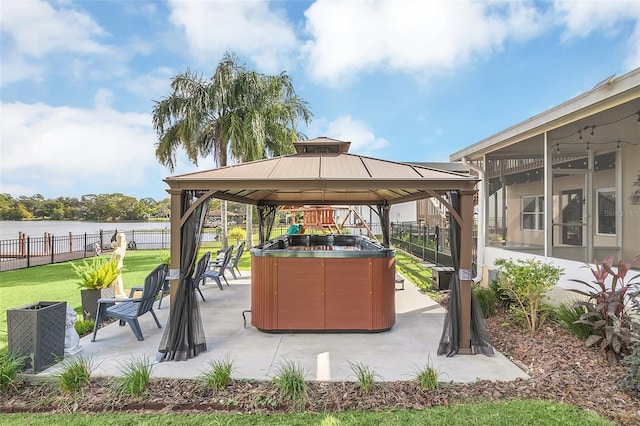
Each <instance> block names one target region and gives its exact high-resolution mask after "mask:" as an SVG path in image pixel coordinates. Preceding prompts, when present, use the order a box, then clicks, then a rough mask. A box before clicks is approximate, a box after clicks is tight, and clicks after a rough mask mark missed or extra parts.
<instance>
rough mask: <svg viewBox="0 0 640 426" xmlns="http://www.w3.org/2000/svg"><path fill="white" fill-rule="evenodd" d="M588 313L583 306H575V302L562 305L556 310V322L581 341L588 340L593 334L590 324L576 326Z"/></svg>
mask: <svg viewBox="0 0 640 426" xmlns="http://www.w3.org/2000/svg"><path fill="white" fill-rule="evenodd" d="M585 312H586V310H585V308H584V307H583V306H574V302H571V303H568V304H567V303H561V304H559V305H558V306H556V307H555V308H554V312H553V314H554V316H555V320H556V321H557V322H558V323H560V324H561V325H562V326H563V327H565V328H566V329H567V330H569V331H570V332H571V333H573V334H574V335H575V336H576V337H577V338H579V339H581V340H587V337H589V336H590V335H591V334H592V332H593V327H592V326H590V325H588V324H574V322H575V321H578V320H579V319H580V316H581V315H582V314H584V313H585Z"/></svg>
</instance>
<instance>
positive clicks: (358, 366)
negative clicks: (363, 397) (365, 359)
mask: <svg viewBox="0 0 640 426" xmlns="http://www.w3.org/2000/svg"><path fill="white" fill-rule="evenodd" d="M347 362H348V363H349V368H351V371H353V374H355V375H356V382H357V383H358V387H359V388H360V391H361V392H362V393H369V392H371V390H373V386H374V385H375V379H376V377H378V375H377V374H376V373H375V371H373V370H372V369H371V367H369V366H368V365H365V364H362V363H359V362H351V361H347Z"/></svg>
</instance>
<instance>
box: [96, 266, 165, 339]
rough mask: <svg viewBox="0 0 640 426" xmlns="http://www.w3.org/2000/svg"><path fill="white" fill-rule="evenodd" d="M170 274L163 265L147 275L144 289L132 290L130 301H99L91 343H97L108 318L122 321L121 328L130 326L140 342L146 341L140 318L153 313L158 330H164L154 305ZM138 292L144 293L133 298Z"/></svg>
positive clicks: (134, 288)
mask: <svg viewBox="0 0 640 426" xmlns="http://www.w3.org/2000/svg"><path fill="white" fill-rule="evenodd" d="M168 273H169V267H168V266H167V265H166V264H164V263H162V264H160V265H158V266H157V267H156V268H155V269H154V270H153V271H151V273H150V274H149V275H147V277H146V278H145V279H144V286H143V287H133V288H131V291H130V293H129V298H128V299H98V312H97V315H96V323H95V325H94V326H93V337H92V338H91V341H92V342H95V341H96V333H97V332H98V328H99V327H100V323H101V322H102V321H104V320H106V319H107V318H115V319H117V320H120V326H124V324H125V323H127V324H129V326H130V327H131V331H133V334H134V335H135V336H136V338H137V339H138V340H140V341H142V340H144V337H143V336H142V330H141V329H140V323H139V322H138V317H140V316H142V315H144V314H146V313H147V312H151V315H153V319H154V320H155V321H156V325H157V326H158V328H162V326H161V325H160V322H159V321H158V317H157V316H156V313H155V312H154V311H153V303H154V302H155V301H156V298H157V297H158V293H160V292H161V291H162V286H163V285H164V280H165V278H166V276H167V274H168ZM138 291H141V292H142V294H141V296H140V297H133V296H134V295H135V293H136V292H138Z"/></svg>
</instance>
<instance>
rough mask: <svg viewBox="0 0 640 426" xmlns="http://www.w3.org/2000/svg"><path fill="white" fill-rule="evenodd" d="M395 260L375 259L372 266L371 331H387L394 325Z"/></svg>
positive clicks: (393, 258) (392, 258)
mask: <svg viewBox="0 0 640 426" xmlns="http://www.w3.org/2000/svg"><path fill="white" fill-rule="evenodd" d="M395 262H396V259H395V257H391V258H375V259H373V265H372V271H373V272H372V280H371V281H372V288H373V294H372V302H371V306H372V311H371V312H372V315H373V318H372V329H373V330H387V329H390V328H391V327H393V326H394V324H395V323H396V263H395Z"/></svg>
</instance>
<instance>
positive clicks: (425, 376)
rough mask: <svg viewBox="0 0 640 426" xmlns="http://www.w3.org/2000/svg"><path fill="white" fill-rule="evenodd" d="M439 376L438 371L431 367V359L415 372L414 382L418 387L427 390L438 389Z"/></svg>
mask: <svg viewBox="0 0 640 426" xmlns="http://www.w3.org/2000/svg"><path fill="white" fill-rule="evenodd" d="M439 376H440V372H439V371H438V370H437V369H436V368H434V367H433V365H432V364H431V361H429V362H427V364H426V365H425V366H424V367H423V368H422V369H421V370H420V371H418V373H417V374H416V382H418V384H419V385H420V387H422V388H424V389H429V390H435V389H438V377H439Z"/></svg>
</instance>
